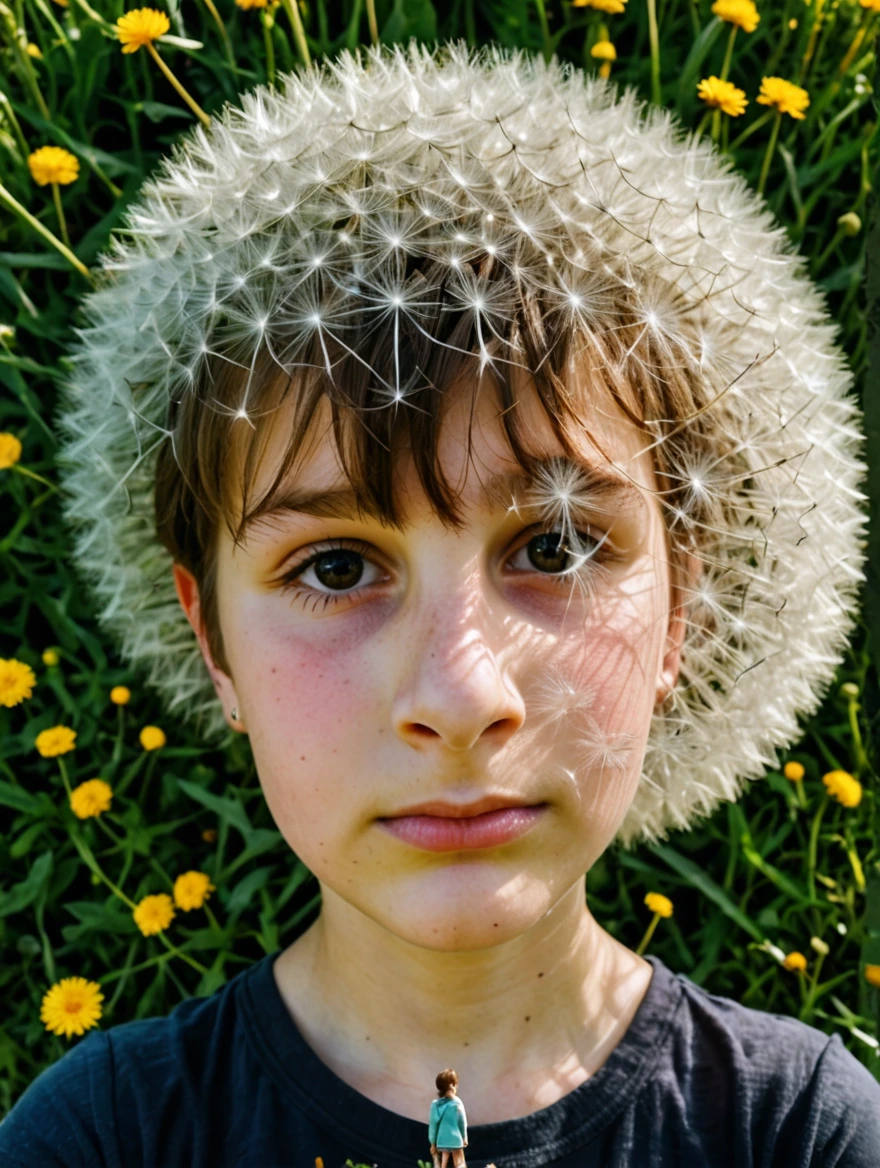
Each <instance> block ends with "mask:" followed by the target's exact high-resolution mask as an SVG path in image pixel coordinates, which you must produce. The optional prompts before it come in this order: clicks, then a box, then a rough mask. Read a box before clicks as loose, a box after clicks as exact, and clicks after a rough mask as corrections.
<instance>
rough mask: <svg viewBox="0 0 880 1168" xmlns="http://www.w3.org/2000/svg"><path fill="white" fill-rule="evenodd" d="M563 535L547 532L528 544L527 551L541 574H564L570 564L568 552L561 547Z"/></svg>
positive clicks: (556, 532)
mask: <svg viewBox="0 0 880 1168" xmlns="http://www.w3.org/2000/svg"><path fill="white" fill-rule="evenodd" d="M561 539H562V533H561V532H559V531H545V532H542V534H541V535H536V536H534V537H533V538H532V539H530V540H529V542H528V543H527V544H526V551H527V554H528V557H529V562H530V563H531V564H532V567H534V568H537V569H538V571H539V572H563V571H565V568H566V566H567V564H568V552H567V551H566V550H565V548H562V547H560V541H561Z"/></svg>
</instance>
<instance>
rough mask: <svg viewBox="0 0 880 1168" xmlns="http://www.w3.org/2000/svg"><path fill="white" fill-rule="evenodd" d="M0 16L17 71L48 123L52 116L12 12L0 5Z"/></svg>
mask: <svg viewBox="0 0 880 1168" xmlns="http://www.w3.org/2000/svg"><path fill="white" fill-rule="evenodd" d="M0 15H2V17H3V21H4V23H5V24H6V27H7V29H8V32H9V39H10V41H11V42H12V49H13V52H14V53H15V55H16V57H17V59H18V63H19V69H20V71H21V73H22V76H23V77H24V81H25V84H26V85H27V86H28V88H29V89H30V91H31V93H32V94H33V97H34V101H35V102H36V104H37V108H38V109H39V111H40V113H41V114H42V115H43V117H44V118H45V119H46V121H47V122H49V121H51V120H52V114H51V113H50V111H49V107H48V106H47V105H46V100H45V98H44V97H43V94H42V91H41V89H40V83H39V81H38V80H37V74H36V71H35V69H34V66H33V62H32V61H31V59H30V57H29V56H28V55H27V53H26V52H25V50H24V49H23V48H22V46H21V39H20V38H19V35H18V33H19V30H18V27H17V25H16V23H15V16H14V15H13V13H12V10H11V9H10V8H7V6H6V5H5V4H2V3H0Z"/></svg>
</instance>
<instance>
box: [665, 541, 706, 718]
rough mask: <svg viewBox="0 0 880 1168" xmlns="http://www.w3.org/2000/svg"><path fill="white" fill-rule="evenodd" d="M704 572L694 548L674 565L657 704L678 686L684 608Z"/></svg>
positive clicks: (685, 625)
mask: <svg viewBox="0 0 880 1168" xmlns="http://www.w3.org/2000/svg"><path fill="white" fill-rule="evenodd" d="M702 574H703V561H702V560H701V559H700V557H699V556H697V555H695V554H694V553H693V552H692V551H688V552H686V553H682V556H681V558H680V559H679V560H678V561H676V563H675V564H674V565H673V571H672V583H671V593H672V599H671V606H670V611H669V627H668V629H667V633H666V649H665V652H664V656H663V662H662V664H661V666H660V673H659V675H658V677H657V697H656V702H655V704H656V705H658V706H659V705H661V704H662V703H663V702H665V701H666V699H667V698H668V697H669V695H670V694H671V693H672V691H673V689H674V688H675V683H676V682H677V681H678V674H679V670H680V669H681V648H682V645H683V644H684V637H685V633H686V632H687V620H686V617H685V607H686V605H687V601H688V599H689V597H690V593H691V592H692V591H693V589H694V588H695V587H696V585H697V583H698V582H699V579H700V577H701V576H702Z"/></svg>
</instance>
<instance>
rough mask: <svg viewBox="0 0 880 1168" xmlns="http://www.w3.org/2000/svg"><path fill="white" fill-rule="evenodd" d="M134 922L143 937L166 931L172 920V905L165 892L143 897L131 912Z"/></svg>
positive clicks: (173, 914)
mask: <svg viewBox="0 0 880 1168" xmlns="http://www.w3.org/2000/svg"><path fill="white" fill-rule="evenodd" d="M132 915H133V917H134V922H135V924H136V925H137V927H138V928H139V929H140V931H141V932H142V933H143V935H144V936H145V937H152V936H153V935H154V934H155V933H161V932H162V930H163V929H167V928H168V926H169V925H170V924H171V922H172V921H173V920H174V916H175V913H174V905H173V904H172V903H171V897H170V896H169V895H168V893H167V892H158V893H156V895H155V896H145V897H144V898H143V900H142V901H141V902H140V903H139V904H138V905H137V907H136V908H135V910H134V912H133V914H132Z"/></svg>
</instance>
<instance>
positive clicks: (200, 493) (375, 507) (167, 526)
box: [154, 249, 737, 675]
mask: <svg viewBox="0 0 880 1168" xmlns="http://www.w3.org/2000/svg"><path fill="white" fill-rule="evenodd" d="M476 251H477V254H475V255H473V256H472V257H471V258H470V260H469V263H470V264H471V266H472V268H473V271H474V274H475V276H476V277H477V278H479V279H482V280H487V281H489V282H491V281H493V280H497V281H498V283H499V284H500V285H502V286H503V288H502V290H504V289H506V291H507V295H508V296H509V302H510V309H509V312H508V313H507V314H506V316H505V318H504V319H501V318H499V320H498V321H497V322H496V329H495V337H493V338H491V339H490V343H487V341H486V338H485V336H484V335H483V333H481V332H480V326H479V323H478V322H477V321H475V317H474V314H473V313H470V312H468V311H467V310H466V309H464V308H462V306H461V304H460V303H459V302H457V301H456V300H455V298H454V296H453V295H452V294H450V293H448V292H447V290H446V285H447V279H448V266H445V265H444V264H443V263H442V262H440V261H438V260H437V258H436V257H431V256H430V255H428V256H409V257H408V258H407V268H406V281H405V284H406V286H407V287H409V286H410V285H411V284H413V285H415V286H418V285H419V284H420V283H422V284H424V283H427V284H428V286H429V287H432V288H433V289H435V291H434V293H433V295H432V296H431V297H430V305H431V315H429V314H428V313H427V312H425V313H424V314H422V313H421V312H420V319H419V320H418V321H417V322H413V321H411V320H410V319H409V318H408V317H407V316H405V315H401V317H400V320H399V322H398V325H397V326H396V327H399V332H400V335H399V338H398V341H397V345H398V349H397V360H398V361H399V362H400V367H403V368H406V369H411V370H413V371H414V373H413V374H412V375H411V377H410V381H412V378H413V377H417V376H418V378H419V380H420V382H421V384H420V386H419V387H418V389H417V390H410V389H408V391H407V392H408V395H409V397H410V398H412V399H413V403H412V404H413V405H415V407H416V408H412V406H411V405H410V404H408V403H407V402H404V404H403V405H401V406H397V405H394V406H391V405H389V403H388V401H387V398H386V399H384V400H383V398H382V396H381V391H380V390H378V389H377V387H376V382H377V380H380V379H384V380H385V382H386V384H388V383H391V382H393V379H394V366H393V362H394V360H395V355H394V352H393V349H392V345H391V344H390V343H389V341H388V337H387V332H384V331H381V330H380V332H379V333H378V335H377V334H376V332H375V328H374V326H372V327H371V319H372V318H371V316H370V314H369V312H368V311H367V310H366V308H365V307H364V306H362V312H361V314H360V315H358V313H357V310H356V309H353V310H352V312H351V313H350V314H349V315H350V317H351V318H352V319H351V321H350V323H349V324H348V325H347V326H346V335H345V345H342V344H340V343H338V342H337V341H336V340H335V338H333V337H332V336H318V337H316V336H312V337H310V338H309V339H308V340H307V341H304V342H302V343H301V344H300V343H298V342H296V341H295V340H291V343H290V345H289V346H287V347H285V344H284V342H283V340H280V341H279V339H278V338H277V337H276V338H274V339H273V343H272V347H271V348H270V347H269V346H268V345H266V344H265V343H263V344H262V345H261V346H260V347H259V348H258V349H257V351H256V354H255V355H252V354H250V353H245V352H244V350H243V349H242V348H241V347H240V346H239V347H238V349H237V350H236V346H235V345H231V346H230V349H229V351H227V352H222V351H221V350H220V349H218V346H217V345H216V343H213V342H212V344H211V345H210V346H209V348H210V350H211V351H210V353H209V354H208V355H207V356H206V361H205V366H204V370H203V376H202V380H201V382H200V383H199V384H197V385H196V386H195V389H194V391H193V392H188V393H185V394H182V395H181V397H180V400H178V401H172V402H171V403H170V404H169V415H168V419H167V423H166V429H167V431H168V432H169V435H170V436H169V437H167V438H166V439H165V440H164V443H163V444H162V446H161V447H160V449H159V452H158V456H157V464H156V476H155V488H154V503H155V518H156V527H157V534H158V538H159V540H160V542H161V543H162V544H163V546H164V547H165V548H166V549H167V550H168V551H169V552H170V554H171V556H172V558H173V559H174V561H175V562H177V563H180V564H181V565H183V567H185V568H186V569H188V570H189V571H190V572H191V573H192V574H193V576H194V577H195V580H196V583H197V585H198V589H199V601H200V612H201V621H202V626H203V629H204V631H205V633H206V637H207V643H208V647H209V650H210V652H211V656H212V658H213V660H214V662H215V663H216V665H217V666H218V667H219V668H220V669H221V670H223V672H224V673H226V674H227V675H230V674H231V671H230V668H229V662H228V660H227V657H226V652H225V649H224V645H223V638H222V635H221V630H220V627H219V620H218V603H217V595H216V554H215V553H216V547H217V539H218V536H219V533H220V525H221V523H223V522H225V523H226V526H227V528H228V530H229V532H230V535H231V536H232V539H233V541H234V542H235V544H236V546H237V545H238V544H239V543H240V541H241V538H242V536H243V534H244V530H245V527H246V526H247V524H248V523H249V522H251V521H252V520H253V519H255V518H257V517H259V516H260V515H261V514H264V513H265V512H267V511H269V510H271V509H272V506H273V501H274V499H275V498H276V497H277V495H278V494H279V493H280V489H281V488H282V486H283V485H284V484H285V482H286V479H287V477H288V474H289V471H290V468H291V467H292V465H293V464H294V462H295V460H296V458H297V457H298V455H300V453H301V451H302V448H303V446H304V442H305V439H306V436H307V433H308V431H309V427H310V423H311V422H312V421H313V419H314V417H315V414H316V411H317V409H318V406H319V403H320V400H321V398H323V397H326V398H327V399H328V401H329V404H330V407H331V410H332V425H333V433H334V437H335V440H336V443H337V446H338V449H339V455H340V459H341V461H342V464H343V471H344V473H345V475H346V476H347V478H348V479H349V481H350V483H351V485H352V487H353V489H354V491H355V494H356V498H357V500H358V506H359V507H360V508H361V509H362V510H363V511H365V512H366V513H369V514H374V515H376V516H377V517H378V518H379V519H380V521H381V522H383V523H385V524H389V525H397V526H399V525H400V512H399V509H398V506H397V503H396V501H395V499H394V496H393V492H392V474H393V469H394V460H395V457H396V455H397V453H398V452H399V451H400V450H401V449H404V448H405V449H407V450H408V451H410V452H411V455H412V457H413V460H414V463H415V467H416V470H417V472H418V475H419V478H420V481H421V484H422V487H423V489H424V491H425V494H426V496H427V498H428V500H429V501H430V504H431V505H432V507H433V508H434V509H435V512H436V513H437V514H438V515H439V517H440V518H441V520H442V521H443V522H444V523H446V524H448V525H450V526H453V527H460V526H461V523H462V519H461V516H460V512H459V511H458V509H457V507H456V497H455V495H454V493H453V491H452V489H451V487H450V484H449V482H448V481H447V480H446V478H445V476H444V475H443V473H442V471H441V469H440V466H439V461H438V455H437V448H438V437H439V432H440V426H441V422H442V416H443V401H444V392H443V391H444V388H447V387H448V386H449V385H450V384H451V383H452V382H453V381H454V380H455V379H456V378H457V377H458V376H460V375H461V374H463V373H465V372H466V371H467V366H468V363H469V362H470V363H476V356H475V355H476V354H477V353H478V352H479V349H480V347H481V346H482V347H484V348H485V349H487V350H488V351H489V352H491V353H493V356H494V355H497V354H498V353H499V350H500V349H501V347H502V346H503V347H504V348H503V356H504V360H502V361H499V362H493V363H492V365H490V366H489V367H488V368H489V369H490V370H491V377H492V379H493V380H494V388H495V393H496V397H497V401H498V406H499V412H500V416H501V420H502V423H503V425H504V429H505V434H506V437H507V440H508V442H509V444H510V448H511V451H512V453H513V456H514V457H515V459H516V460H517V462H518V463H519V464H520V466H521V467H522V468H523V470H524V471H525V472H526V473H527V474H531V473H532V467H533V464H534V461H535V459H536V457H538V456H539V454H536V452H534V451H533V450H532V449H531V448H530V446H529V442H528V435H527V432H526V430H525V428H524V426H523V424H522V422H521V421H520V414H519V413H518V411H517V410H516V408H515V407H516V405H517V404H518V396H517V392H516V389H515V385H514V379H513V378H512V377H511V374H510V362H511V361H512V362H513V363H517V364H519V365H520V366H522V365H523V364H525V365H526V366H527V367H528V369H529V370H534V371H535V372H534V373H532V377H533V380H534V386H535V388H536V390H537V395H538V399H539V401H540V404H541V406H542V407H543V409H544V411H545V413H546V415H547V417H548V419H549V421H550V423H551V425H552V429H553V433H554V435H555V436H556V437H557V439H558V440H559V442H560V444H561V445H562V447H563V449H564V451H565V453H566V454H567V455H570V456H571V455H573V454H574V453H575V448H574V444H573V442H572V440H571V438H570V437H569V435H570V433H571V429H572V427H577V426H578V425H580V427H581V431H582V432H583V430H584V426H585V423H584V421H583V418H582V416H581V415H580V407H581V406H582V402H583V395H581V394H579V393H578V392H577V391H576V390H573V389H572V387H571V385H570V384H569V380H568V379H567V378H566V376H565V375H564V371H565V370H566V369H568V370H571V369H572V368H574V365H573V355H574V348H575V343H577V352H578V355H579V356H580V357H581V358H582V359H583V361H584V368H586V369H587V370H588V371H590V372H592V371H595V372H597V373H598V375H599V377H600V378H601V382H602V383H604V385H605V386H606V387H607V389H608V390H609V391H610V393H611V395H612V397H613V399H614V400H615V401H616V402H617V404H618V405H619V406H620V407H621V409H622V410H623V411H624V413H625V414H626V416H627V417H628V418H629V420H630V421H631V422H633V423H634V424H635V425H636V426H638V427H639V428H640V429H641V430H642V431H643V432H644V433H646V434H647V435H648V436H649V439H650V441H651V445H652V450H653V456H654V465H655V469H656V472H657V475H658V480H659V482H660V498H661V502H662V503H663V504H664V505H665V506H666V507H667V515H671V516H673V519H672V522H670V521H669V520H668V519H667V530H668V531H671V529H672V527H674V526H676V525H679V524H680V526H679V532H680V533H684V534H685V540H684V541H683V542H684V543H686V544H687V546H688V548H689V549H692V548H693V547H694V545H695V541H696V538H697V533H700V532H704V531H710V530H711V529H712V528H713V527H714V528H715V529H716V530H718V529H719V528H720V527H722V526H723V523H724V521H723V519H722V518H721V516H720V515H719V513H718V508H719V506H720V504H719V502H718V500H717V498H716V497H713V496H711V495H709V494H708V493H707V494H704V495H702V496H700V497H697V498H690V499H688V501H687V503H686V504H685V505H683V503H682V501H683V499H684V496H685V494H686V492H687V491H688V483H687V482H686V481H685V478H684V476H683V475H682V474H676V468H678V467H680V466H681V465H682V464H683V462H684V461H685V460H684V459H683V457H682V455H683V454H684V452H685V451H687V452H688V455H689V457H693V453H694V451H695V450H696V451H698V452H699V451H701V450H703V451H706V452H711V454H712V455H713V461H715V460H718V459H719V458H720V457H721V454H722V452H723V454H724V455H727V456H730V457H733V458H736V457H737V454H736V451H735V449H734V443H733V441H732V439H729V438H728V437H727V436H726V434H725V430H724V428H723V427H722V426H720V425H719V420H718V413H717V410H715V409H713V410H711V411H710V410H709V409H708V406H709V404H710V402H711V400H712V398H714V397H715V396H716V394H717V393H718V387H712V386H711V385H710V378H709V377H708V375H707V370H704V369H703V368H702V366H701V364H700V363H698V362H697V360H696V358H695V357H694V356H693V353H700V352H701V346H700V343H699V340H698V339H695V338H696V332H695V330H696V329H698V327H699V326H698V312H699V305H696V306H695V305H693V304H692V303H690V302H687V301H686V298H685V297H684V296H683V295H682V293H680V292H679V291H677V290H674V289H672V288H671V287H668V286H666V285H665V284H664V286H663V289H664V290H663V293H662V295H663V297H664V302H665V303H666V304H668V305H670V306H671V310H672V311H674V313H675V316H676V331H677V334H678V335H677V336H671V337H670V336H668V335H666V336H662V337H660V336H658V335H657V334H655V333H654V332H653V331H652V330H651V329H649V328H646V327H645V326H644V324H643V320H642V317H641V315H640V313H639V308H638V306H639V303H640V301H639V296H640V295H641V294H642V293H643V292H644V290H645V287H646V285H647V283H649V282H650V277H647V276H646V277H644V278H643V281H642V285H641V287H640V288H638V289H637V290H633V289H634V288H635V285H632V286H628V285H627V284H626V283H623V284H619V285H617V286H616V287H615V290H614V291H613V292H611V291H609V292H608V299H607V303H606V304H605V305H604V307H603V309H602V327H601V328H599V327H597V328H594V329H593V330H591V332H590V333H588V334H585V333H583V331H581V330H577V331H575V330H574V329H573V328H571V327H570V326H569V325H568V324H567V323H566V322H565V320H564V319H563V317H562V314H561V313H559V312H552V311H549V310H548V309H547V306H545V305H543V304H542V302H541V301H540V299H539V298H537V297H535V296H533V295H532V294H530V293H529V292H528V291H527V290H526V289H525V288H524V287H523V286H522V285H519V286H518V287H516V288H510V287H508V285H509V283H510V281H509V277H507V276H506V275H505V274H504V273H503V272H502V271H501V270H500V269H499V268H498V266H497V264H496V261H495V260H494V258H493V256H492V255H489V254H487V253H486V252H485V251H479V249H476ZM597 263H598V259H597ZM328 294H330V295H332V292H331V293H328ZM438 342H439V343H438ZM507 346H509V348H507ZM279 352H281V353H283V354H284V355H285V361H284V364H283V369H284V370H285V371H287V372H286V375H285V376H283V377H280V376H279V371H280V370H281V368H282V366H281V364H280V363H279V361H278V359H277V357H276V355H275V354H276V353H279ZM401 355H402V357H403V360H401ZM359 358H360V359H359ZM291 363H292V364H294V365H296V367H297V368H296V371H295V372H293V373H291V372H290V371H289V370H290V365H291ZM328 363H329V364H331V365H332V375H331V374H329V373H328V372H327V365H328ZM243 366H244V368H243ZM370 367H372V369H370ZM248 368H249V369H250V373H249V376H248V418H249V422H248V423H247V424H245V425H241V424H240V425H238V426H235V427H234V428H233V423H232V416H233V414H234V413H235V410H236V407H237V405H238V403H239V400H240V395H241V387H242V383H243V380H244V376H245V374H247V373H248ZM371 372H372V374H373V376H371ZM481 383H482V377H480V378H475V379H474V390H473V392H474V394H476V393H478V392H479V391H480V386H481ZM292 387H295V388H294V389H293V407H294V408H293V418H292V423H291V428H290V434H289V442H288V447H287V452H286V456H285V457H284V459H283V460H282V465H281V467H280V468H279V471H278V473H277V475H276V477H275V479H274V481H273V482H272V483H271V484H270V486H269V488H268V490H267V491H266V492H265V493H264V494H263V496H262V498H260V499H257V500H255V501H253V503H251V501H250V498H249V496H250V491H251V486H252V483H253V482H254V480H255V477H256V471H257V469H258V467H259V450H260V448H261V446H262V445H263V444H264V442H265V440H266V437H267V434H268V432H269V427H271V425H272V423H273V416H274V415H275V414H276V412H277V410H278V408H279V407H280V406H281V404H282V403H283V402H284V401H285V399H286V398H287V396H288V394H289V393H290V392H291V389H292ZM212 403H216V406H217V408H213V407H212ZM661 439H662V440H661ZM596 445H597V447H598V448H599V449H601V445H600V444H599V443H598V442H597V443H596ZM233 465H235V466H236V467H240V468H241V469H240V474H239V477H240V482H239V483H238V484H237V487H238V489H239V490H240V492H241V494H240V500H241V502H240V506H236V505H235V504H234V495H233V492H234V490H235V489H236V484H234V483H233V482H232V481H230V480H231V477H232V476H231V475H230V468H231V467H232V466H233ZM234 511H237V512H238V515H239V520H238V523H237V525H236V524H235V523H234V522H233V521H232V514H233V512H234ZM680 548H681V545H679V546H678V547H672V548H670V549H669V551H670V561H671V566H672V569H673V571H675V569H676V567H677V563H676V553H677V551H679V550H680Z"/></svg>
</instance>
